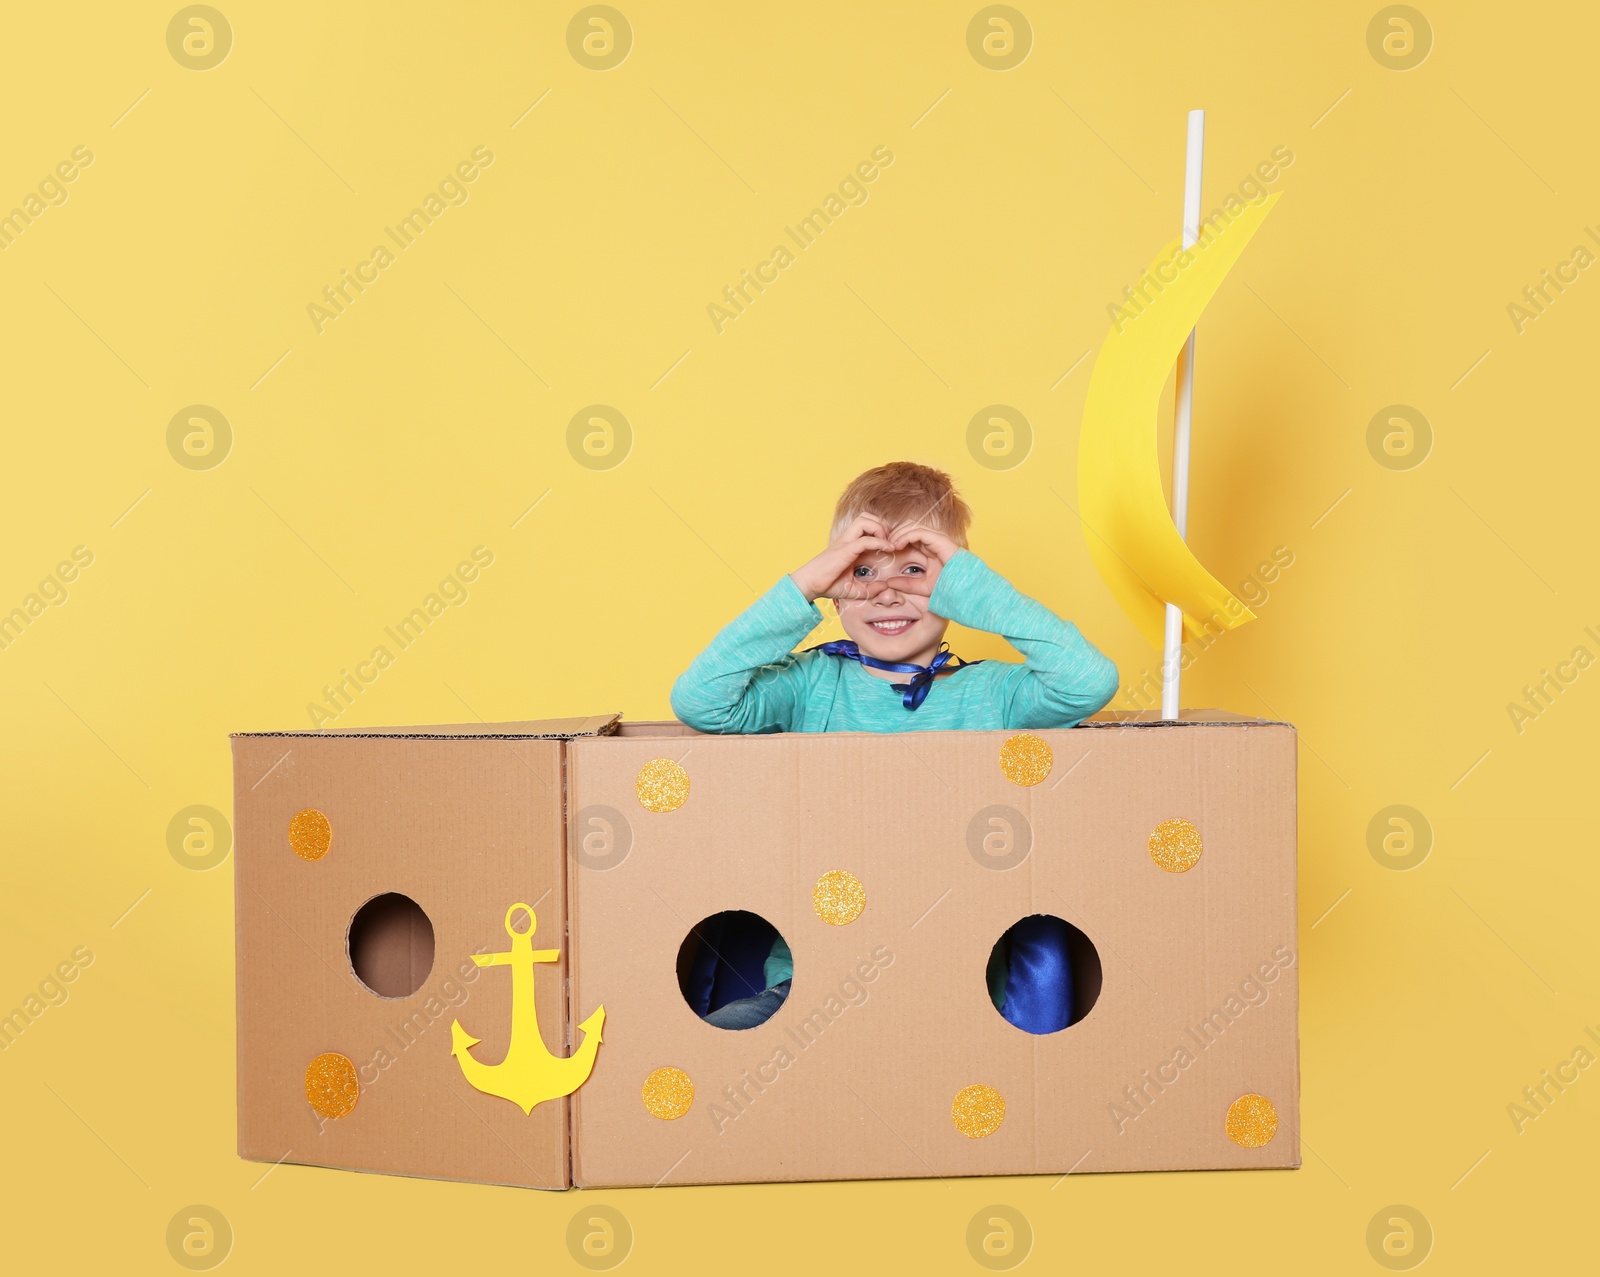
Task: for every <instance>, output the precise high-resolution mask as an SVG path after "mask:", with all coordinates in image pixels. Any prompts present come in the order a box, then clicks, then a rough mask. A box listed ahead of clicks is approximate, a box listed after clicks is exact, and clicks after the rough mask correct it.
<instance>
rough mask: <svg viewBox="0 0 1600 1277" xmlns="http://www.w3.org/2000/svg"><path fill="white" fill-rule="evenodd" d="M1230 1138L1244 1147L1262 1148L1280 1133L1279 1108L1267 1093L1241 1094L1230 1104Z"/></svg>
mask: <svg viewBox="0 0 1600 1277" xmlns="http://www.w3.org/2000/svg"><path fill="white" fill-rule="evenodd" d="M1226 1126H1227V1131H1228V1138H1229V1139H1230V1140H1232V1141H1233V1142H1234V1143H1235V1144H1238V1145H1239V1146H1240V1147H1242V1148H1260V1147H1261V1146H1262V1145H1263V1144H1266V1143H1269V1142H1270V1141H1271V1139H1272V1137H1273V1136H1274V1135H1276V1134H1277V1133H1278V1110H1277V1109H1276V1108H1275V1107H1274V1106H1273V1103H1272V1101H1271V1100H1269V1099H1268V1098H1267V1097H1266V1096H1265V1095H1241V1096H1240V1097H1239V1098H1238V1099H1236V1100H1235V1101H1234V1102H1233V1103H1232V1104H1230V1105H1228V1120H1227V1123H1226Z"/></svg>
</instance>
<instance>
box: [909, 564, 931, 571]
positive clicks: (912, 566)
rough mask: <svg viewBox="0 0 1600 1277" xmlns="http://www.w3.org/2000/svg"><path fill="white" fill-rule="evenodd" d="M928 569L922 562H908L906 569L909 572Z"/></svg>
mask: <svg viewBox="0 0 1600 1277" xmlns="http://www.w3.org/2000/svg"><path fill="white" fill-rule="evenodd" d="M926 570H927V569H926V568H924V567H923V566H922V564H920V563H908V564H906V571H907V572H925V571H926Z"/></svg>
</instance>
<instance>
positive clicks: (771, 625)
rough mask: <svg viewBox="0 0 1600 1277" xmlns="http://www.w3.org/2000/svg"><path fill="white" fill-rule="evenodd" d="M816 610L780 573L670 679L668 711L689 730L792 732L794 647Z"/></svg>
mask: <svg viewBox="0 0 1600 1277" xmlns="http://www.w3.org/2000/svg"><path fill="white" fill-rule="evenodd" d="M821 621H822V613H821V612H819V611H818V610H817V606H816V604H814V603H811V602H809V601H808V600H807V599H806V596H805V595H804V594H802V593H801V592H800V587H799V586H798V585H796V584H795V583H794V581H793V580H792V579H791V578H789V577H788V576H785V577H783V578H781V579H780V580H779V581H778V583H777V584H776V585H774V586H773V587H772V588H771V589H770V590H768V591H767V592H766V593H765V594H763V595H762V596H761V597H760V598H759V599H757V600H756V601H755V602H754V603H752V604H751V605H750V606H749V607H748V608H747V609H746V610H745V611H744V612H742V613H740V614H739V615H738V616H737V617H735V618H734V619H733V620H732V621H730V622H729V623H728V624H727V625H726V626H725V627H724V628H723V629H722V631H721V632H720V633H719V634H718V635H717V636H716V638H714V639H712V640H711V643H710V645H709V646H708V647H707V648H706V649H705V651H703V652H701V653H700V655H699V656H697V657H695V659H694V663H693V664H692V665H690V666H689V668H688V669H687V670H685V671H684V672H683V673H682V674H681V675H680V676H679V677H678V681H677V682H676V683H674V684H673V685H672V712H673V713H675V714H676V715H677V716H678V718H679V719H680V720H681V721H683V722H685V723H687V724H688V725H689V726H690V727H693V728H694V729H695V730H696V731H702V732H722V733H757V732H780V731H794V730H795V729H796V726H797V725H798V724H799V722H800V720H801V718H802V715H803V711H804V709H805V692H806V686H807V684H806V676H805V671H804V669H803V668H802V666H801V664H800V662H798V661H796V660H795V659H794V656H793V651H794V645H795V644H796V643H798V642H799V641H800V640H801V639H803V638H805V636H806V635H807V634H809V633H810V632H811V631H812V630H813V629H815V628H816V626H817V625H819V624H820V623H821Z"/></svg>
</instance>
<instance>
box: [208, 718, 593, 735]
mask: <svg viewBox="0 0 1600 1277" xmlns="http://www.w3.org/2000/svg"><path fill="white" fill-rule="evenodd" d="M621 718H622V715H621V713H620V712H619V713H615V714H590V715H589V716H587V717H585V718H538V719H530V720H527V721H524V722H517V723H439V724H436V725H433V726H428V727H351V728H346V729H343V730H340V729H337V728H336V729H333V730H327V731H325V730H322V729H320V728H306V729H300V730H295V731H281V732H234V733H233V736H234V738H235V739H237V738H240V737H253V736H349V737H367V736H398V737H401V738H402V739H405V740H572V739H574V738H576V737H579V736H610V735H611V734H612V733H614V732H615V731H616V730H617V723H618V721H619V720H620V719H621Z"/></svg>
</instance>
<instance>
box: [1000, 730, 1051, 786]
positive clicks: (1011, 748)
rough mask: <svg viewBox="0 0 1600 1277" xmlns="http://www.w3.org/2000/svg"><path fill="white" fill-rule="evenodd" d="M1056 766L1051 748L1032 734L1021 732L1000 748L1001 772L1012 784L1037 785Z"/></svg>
mask: <svg viewBox="0 0 1600 1277" xmlns="http://www.w3.org/2000/svg"><path fill="white" fill-rule="evenodd" d="M1054 765H1055V755H1053V754H1052V753H1051V752H1050V746H1048V745H1047V744H1045V743H1044V740H1043V738H1041V737H1038V736H1035V735H1034V734H1033V733H1032V732H1020V733H1018V734H1017V735H1015V736H1013V737H1011V738H1010V739H1009V740H1007V741H1006V743H1005V744H1004V745H1002V746H1000V770H1001V771H1003V772H1004V773H1005V776H1006V779H1007V780H1009V781H1011V783H1012V784H1015V785H1037V784H1038V783H1039V782H1040V781H1041V780H1043V779H1044V778H1045V777H1046V776H1048V775H1049V774H1050V768H1051V767H1053V766H1054Z"/></svg>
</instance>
